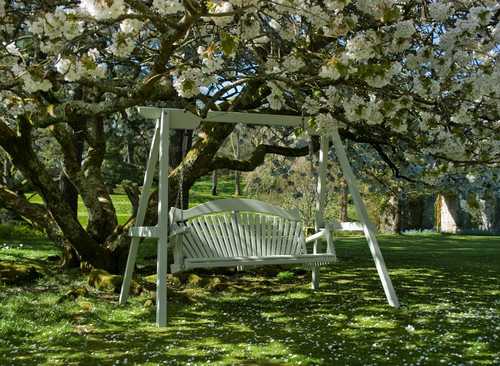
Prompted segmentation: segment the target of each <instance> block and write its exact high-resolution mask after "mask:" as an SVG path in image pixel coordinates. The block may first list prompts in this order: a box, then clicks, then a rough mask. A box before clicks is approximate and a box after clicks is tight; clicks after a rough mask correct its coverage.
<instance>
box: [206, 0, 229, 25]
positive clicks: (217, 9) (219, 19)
mask: <svg viewBox="0 0 500 366" xmlns="http://www.w3.org/2000/svg"><path fill="white" fill-rule="evenodd" d="M233 11H234V8H233V4H231V3H230V2H229V1H220V2H218V3H217V4H216V5H215V6H214V8H213V10H212V12H213V13H214V14H220V16H213V17H211V19H212V20H213V22H214V23H215V24H216V25H217V26H219V27H224V26H226V25H228V24H229V23H231V22H232V21H233V18H234V15H233V14H228V15H223V14H225V13H232V12H233Z"/></svg>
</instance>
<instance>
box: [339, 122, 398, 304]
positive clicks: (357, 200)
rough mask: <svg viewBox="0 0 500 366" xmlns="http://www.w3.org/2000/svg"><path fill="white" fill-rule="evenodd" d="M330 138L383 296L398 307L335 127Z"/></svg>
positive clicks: (354, 178)
mask: <svg viewBox="0 0 500 366" xmlns="http://www.w3.org/2000/svg"><path fill="white" fill-rule="evenodd" d="M332 138H333V145H334V147H335V153H336V155H337V159H338V161H339V163H340V166H341V168H342V173H343V174H344V177H345V179H346V181H347V184H348V187H349V191H350V193H351V197H352V200H353V202H354V205H355V207H356V212H357V215H358V217H359V218H360V219H361V222H362V223H363V226H364V228H363V229H364V230H363V231H364V233H365V237H366V240H367V241H368V246H369V248H370V252H371V254H372V257H373V260H374V261H375V267H376V268H377V272H378V275H379V278H380V282H382V287H383V288H384V292H385V296H386V298H387V301H388V302H389V304H390V305H391V306H394V307H396V308H398V307H399V300H398V297H397V295H396V292H395V291H394V287H393V285H392V281H391V278H390V277H389V273H388V271H387V268H386V266H385V262H384V258H383V256H382V252H381V251H380V247H379V245H378V241H377V237H376V236H375V233H374V231H373V230H372V228H371V227H372V225H371V223H370V219H369V217H368V212H367V210H366V207H365V205H364V203H363V200H362V199H361V195H360V193H359V189H358V184H357V182H356V177H355V176H354V172H353V171H352V168H351V165H350V164H349V161H348V159H347V154H346V152H345V149H344V146H343V144H342V141H341V139H340V135H339V132H338V129H337V127H335V128H334V129H333V130H332Z"/></svg>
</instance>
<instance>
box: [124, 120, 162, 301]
mask: <svg viewBox="0 0 500 366" xmlns="http://www.w3.org/2000/svg"><path fill="white" fill-rule="evenodd" d="M159 146H160V129H159V123H157V124H156V128H155V132H154V135H153V142H152V143H151V150H150V151H149V157H148V162H147V164H146V174H145V175H144V182H143V185H142V192H141V195H140V197H139V207H138V209H137V216H136V218H135V223H134V226H142V225H143V224H144V218H145V217H146V210H147V208H148V201H149V195H150V193H151V192H150V191H151V184H152V183H153V177H154V171H155V169H156V163H157V162H158V147H159ZM139 241H140V238H139V237H134V238H132V242H131V243H130V249H129V252H128V257H127V266H126V267H125V274H124V275H123V282H122V288H121V291H120V300H119V302H120V305H123V304H125V303H126V302H127V299H128V295H129V290H130V283H131V281H132V275H133V274H134V267H135V261H136V259H137V251H138V249H139Z"/></svg>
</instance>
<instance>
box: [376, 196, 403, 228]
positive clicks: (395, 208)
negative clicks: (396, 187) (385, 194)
mask: <svg viewBox="0 0 500 366" xmlns="http://www.w3.org/2000/svg"><path fill="white" fill-rule="evenodd" d="M401 221H402V220H401V194H400V192H398V193H397V194H392V195H391V196H390V197H389V200H388V201H387V202H386V204H385V207H384V210H383V212H382V220H381V229H382V231H384V232H389V233H394V234H401V229H402V227H401V224H402V222H401Z"/></svg>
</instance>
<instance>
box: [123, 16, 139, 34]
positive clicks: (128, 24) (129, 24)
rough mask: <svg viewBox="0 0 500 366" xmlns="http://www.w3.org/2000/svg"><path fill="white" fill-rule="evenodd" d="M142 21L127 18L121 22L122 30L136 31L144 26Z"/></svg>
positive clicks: (125, 31)
mask: <svg viewBox="0 0 500 366" xmlns="http://www.w3.org/2000/svg"><path fill="white" fill-rule="evenodd" d="M142 25H143V23H142V21H140V20H139V19H125V20H123V21H122V22H121V23H120V30H121V31H122V32H123V33H136V32H138V31H139V30H140V29H141V28H142Z"/></svg>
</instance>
